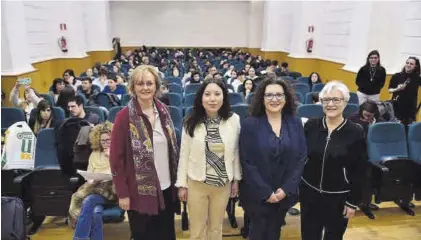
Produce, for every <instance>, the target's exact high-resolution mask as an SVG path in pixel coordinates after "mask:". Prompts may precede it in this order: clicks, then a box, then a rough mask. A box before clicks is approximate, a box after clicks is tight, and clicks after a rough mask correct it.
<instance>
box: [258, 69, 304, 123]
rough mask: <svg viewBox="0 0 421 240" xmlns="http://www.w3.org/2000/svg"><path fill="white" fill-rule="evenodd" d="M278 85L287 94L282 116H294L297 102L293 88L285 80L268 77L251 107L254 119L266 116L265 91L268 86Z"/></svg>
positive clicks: (260, 85) (259, 88) (261, 85)
mask: <svg viewBox="0 0 421 240" xmlns="http://www.w3.org/2000/svg"><path fill="white" fill-rule="evenodd" d="M272 84H278V85H280V86H281V87H282V88H283V89H284V92H285V105H284V107H283V108H282V114H288V115H294V114H295V108H296V102H295V97H294V96H295V95H294V91H293V89H292V87H291V86H290V85H289V84H288V83H287V82H285V81H284V80H282V79H280V78H276V77H267V78H266V79H264V80H263V81H262V82H261V83H260V84H259V86H258V87H257V90H256V93H255V95H254V97H253V102H252V104H251V106H250V115H251V116H253V117H260V116H264V115H266V110H265V109H266V108H265V103H264V102H265V99H264V96H265V91H266V87H267V86H268V85H272Z"/></svg>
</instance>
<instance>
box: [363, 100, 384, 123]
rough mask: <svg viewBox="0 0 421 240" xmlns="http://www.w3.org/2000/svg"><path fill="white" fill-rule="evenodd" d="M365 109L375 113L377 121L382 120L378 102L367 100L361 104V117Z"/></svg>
mask: <svg viewBox="0 0 421 240" xmlns="http://www.w3.org/2000/svg"><path fill="white" fill-rule="evenodd" d="M364 110H365V111H367V112H369V113H373V114H374V118H375V119H376V121H379V120H381V118H380V111H379V108H378V107H377V104H376V103H375V102H374V101H371V100H367V101H365V102H364V103H363V104H361V106H360V110H359V111H358V113H359V114H360V117H361V116H362V115H363V111H364Z"/></svg>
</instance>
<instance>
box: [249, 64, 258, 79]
mask: <svg viewBox="0 0 421 240" xmlns="http://www.w3.org/2000/svg"><path fill="white" fill-rule="evenodd" d="M256 78H257V76H256V70H255V69H254V67H251V68H250V69H249V71H248V74H247V79H251V80H254V79H256Z"/></svg>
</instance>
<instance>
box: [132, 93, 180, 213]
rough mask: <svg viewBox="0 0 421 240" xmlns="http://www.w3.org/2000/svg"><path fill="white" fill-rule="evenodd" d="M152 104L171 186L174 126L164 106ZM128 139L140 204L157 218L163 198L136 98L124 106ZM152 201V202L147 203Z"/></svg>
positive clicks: (175, 153)
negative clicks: (164, 145)
mask: <svg viewBox="0 0 421 240" xmlns="http://www.w3.org/2000/svg"><path fill="white" fill-rule="evenodd" d="M154 104H155V106H156V108H157V110H158V113H159V120H160V121H161V125H162V130H163V132H164V134H165V136H166V138H167V141H168V151H169V153H168V154H169V158H168V159H169V167H170V173H171V182H172V184H174V183H175V181H176V176H177V174H176V173H177V165H178V146H177V137H176V134H175V130H174V129H175V128H174V124H173V122H172V120H171V116H170V113H169V112H168V110H167V108H166V106H164V104H163V103H161V102H160V101H159V100H158V99H154ZM128 108H129V126H130V139H131V145H132V148H133V162H134V168H135V177H136V184H137V191H138V193H139V196H140V197H141V198H143V199H142V201H143V200H145V201H144V202H145V203H147V204H148V206H150V208H151V209H150V210H151V211H150V213H155V214H158V212H159V210H163V209H165V203H164V197H163V194H162V190H161V187H160V183H159V179H158V174H157V172H156V168H155V163H154V149H153V139H152V136H153V132H152V126H151V124H150V122H149V120H148V118H147V116H146V115H145V114H144V113H143V112H142V110H141V108H140V105H139V103H138V101H137V99H136V98H133V99H132V100H130V102H129V103H128ZM151 199H152V201H150V200H151Z"/></svg>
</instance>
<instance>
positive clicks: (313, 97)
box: [311, 93, 321, 104]
mask: <svg viewBox="0 0 421 240" xmlns="http://www.w3.org/2000/svg"><path fill="white" fill-rule="evenodd" d="M311 103H313V104H321V103H320V100H319V94H318V93H313V94H311Z"/></svg>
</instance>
